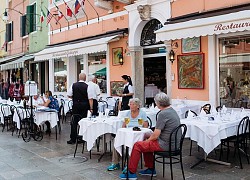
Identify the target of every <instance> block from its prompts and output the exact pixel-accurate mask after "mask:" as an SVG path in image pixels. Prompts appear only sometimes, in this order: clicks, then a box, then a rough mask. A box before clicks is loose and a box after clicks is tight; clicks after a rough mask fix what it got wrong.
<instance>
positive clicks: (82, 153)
mask: <svg viewBox="0 0 250 180" xmlns="http://www.w3.org/2000/svg"><path fill="white" fill-rule="evenodd" d="M84 145H85V141H83V143H82V154H83V151H84Z"/></svg>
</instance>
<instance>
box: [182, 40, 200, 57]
mask: <svg viewBox="0 0 250 180" xmlns="http://www.w3.org/2000/svg"><path fill="white" fill-rule="evenodd" d="M181 51H182V53H193V52H200V51H201V40H200V37H192V38H185V39H182V41H181Z"/></svg>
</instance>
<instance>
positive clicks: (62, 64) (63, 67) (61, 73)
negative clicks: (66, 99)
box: [54, 58, 68, 92]
mask: <svg viewBox="0 0 250 180" xmlns="http://www.w3.org/2000/svg"><path fill="white" fill-rule="evenodd" d="M67 62H68V59H67V58H60V59H55V60H54V80H55V83H54V86H55V88H54V91H55V92H66V91H67Z"/></svg>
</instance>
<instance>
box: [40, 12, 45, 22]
mask: <svg viewBox="0 0 250 180" xmlns="http://www.w3.org/2000/svg"><path fill="white" fill-rule="evenodd" d="M45 16H46V15H45V13H44V11H43V10H42V8H41V17H40V21H41V23H43V21H44V17H45Z"/></svg>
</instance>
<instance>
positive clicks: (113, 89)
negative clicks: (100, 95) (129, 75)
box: [110, 81, 124, 96]
mask: <svg viewBox="0 0 250 180" xmlns="http://www.w3.org/2000/svg"><path fill="white" fill-rule="evenodd" d="M123 87H124V83H123V81H110V95H111V96H118V92H119V91H122V90H123ZM120 93H122V92H120Z"/></svg>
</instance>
